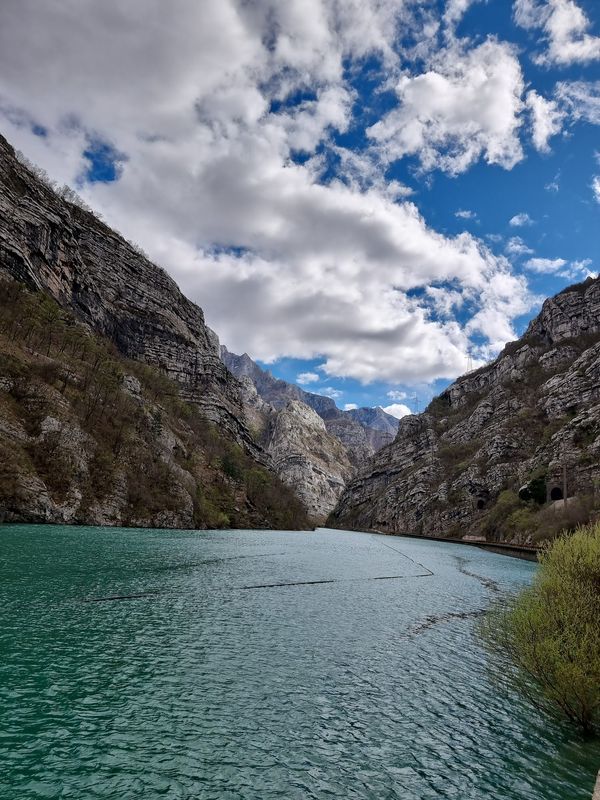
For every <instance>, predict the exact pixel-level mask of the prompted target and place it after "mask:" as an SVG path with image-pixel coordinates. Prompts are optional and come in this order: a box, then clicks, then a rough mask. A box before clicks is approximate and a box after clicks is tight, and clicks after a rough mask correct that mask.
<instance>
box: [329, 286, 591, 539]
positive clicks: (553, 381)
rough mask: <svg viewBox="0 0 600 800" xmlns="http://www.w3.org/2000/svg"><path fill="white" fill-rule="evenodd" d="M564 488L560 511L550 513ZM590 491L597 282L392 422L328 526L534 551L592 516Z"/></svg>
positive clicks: (550, 306) (548, 306)
mask: <svg viewBox="0 0 600 800" xmlns="http://www.w3.org/2000/svg"><path fill="white" fill-rule="evenodd" d="M565 479H566V484H567V496H568V498H569V500H568V502H567V503H566V504H564V503H562V502H554V503H553V502H552V500H553V499H556V500H559V499H560V498H562V496H563V494H564V480H565ZM599 481H600V281H599V280H598V279H594V280H590V279H589V280H588V281H586V282H585V283H584V284H580V285H578V286H575V287H571V288H570V289H568V290H565V291H564V292H562V293H560V294H559V295H557V296H556V297H554V298H551V299H550V300H547V301H546V302H545V303H544V306H543V308H542V311H541V312H540V314H539V315H538V317H537V318H536V319H534V320H533V321H532V322H531V324H530V326H529V328H528V330H527V332H526V333H525V335H524V336H523V337H522V338H521V339H520V340H519V341H517V342H512V343H511V344H509V345H507V346H506V348H505V349H504V351H503V352H502V353H501V355H500V356H499V357H498V358H497V359H496V360H495V361H494V362H493V363H491V364H489V365H487V366H486V367H483V368H481V369H479V370H476V371H475V372H472V373H469V374H467V375H465V376H463V377H462V378H459V379H458V380H457V381H456V382H455V383H454V384H452V385H451V386H449V387H448V389H446V390H445V391H444V392H443V393H442V394H441V395H440V396H439V397H438V398H436V399H435V400H434V401H433V402H432V403H431V404H430V406H429V407H428V408H427V409H426V411H425V412H424V413H423V414H420V415H418V416H410V417H405V418H404V419H403V420H401V422H400V427H399V430H398V434H397V436H396V439H395V441H394V442H393V443H392V444H391V445H389V446H387V447H385V448H383V449H382V450H380V451H379V452H378V453H377V454H376V455H375V457H374V458H373V460H372V461H371V462H370V464H369V465H368V467H367V468H366V469H365V470H363V471H362V473H361V474H360V475H358V476H357V477H356V478H355V479H354V480H353V481H351V482H350V484H349V485H348V487H347V489H346V491H345V492H344V494H343V495H342V497H341V498H340V502H339V504H338V506H337V508H336V510H335V511H334V514H333V515H332V521H333V523H334V524H336V525H340V526H342V527H343V526H347V527H357V528H377V529H381V530H384V531H389V532H398V533H417V534H422V535H424V536H427V535H429V536H459V537H462V536H477V537H481V538H486V539H489V540H510V541H516V542H531V541H536V540H538V539H540V538H543V537H544V536H545V535H547V534H550V533H554V532H556V531H557V530H560V529H561V527H569V526H570V525H572V524H575V523H577V522H578V521H583V520H584V519H585V518H587V517H589V516H590V515H591V514H593V513H594V510H595V509H596V508H598V507H600V498H598V496H597V495H598V492H597V489H598V486H599V485H600V484H599ZM519 490H522V491H521V492H520V496H519ZM546 499H547V502H544V501H546Z"/></svg>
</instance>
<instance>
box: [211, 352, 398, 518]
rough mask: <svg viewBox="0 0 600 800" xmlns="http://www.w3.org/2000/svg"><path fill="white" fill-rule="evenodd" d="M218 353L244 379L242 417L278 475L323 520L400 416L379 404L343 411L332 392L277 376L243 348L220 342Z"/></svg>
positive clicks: (391, 434) (394, 428)
mask: <svg viewBox="0 0 600 800" xmlns="http://www.w3.org/2000/svg"><path fill="white" fill-rule="evenodd" d="M221 357H222V359H223V361H224V363H225V364H226V366H227V367H228V369H230V370H231V372H232V373H233V374H234V375H235V376H236V377H237V378H239V380H240V381H241V382H242V384H243V387H244V402H245V406H246V417H247V419H248V420H249V421H250V425H251V427H252V429H253V431H254V433H255V436H256V438H257V440H258V441H259V442H260V443H261V444H262V445H263V447H264V448H265V450H266V451H267V453H268V454H269V455H270V456H271V458H272V459H273V467H274V469H275V471H276V472H277V474H278V476H279V477H280V478H281V480H282V481H283V482H284V483H285V484H287V485H288V486H292V487H294V488H295V489H296V491H297V492H298V495H299V496H300V498H301V499H302V501H303V502H304V504H305V505H306V507H307V508H308V509H309V512H310V514H311V516H312V518H313V519H314V521H315V522H317V523H323V522H324V521H325V519H326V518H327V516H328V514H329V513H330V512H331V511H333V509H334V508H335V506H336V503H337V501H338V499H339V497H340V495H341V494H342V492H343V490H344V487H345V485H346V483H347V481H348V480H349V479H350V478H351V477H352V476H353V475H354V474H355V473H356V470H357V468H358V467H359V466H362V465H364V463H365V461H367V460H368V459H369V458H370V457H371V456H372V455H373V454H374V453H376V452H377V451H378V450H379V449H381V448H382V447H383V446H384V445H386V444H389V443H390V442H392V441H393V439H394V436H395V434H396V431H397V430H398V420H397V419H396V418H395V417H392V416H390V415H389V414H386V412H385V411H384V410H383V409H381V408H360V409H355V410H353V411H341V410H340V409H339V408H338V407H337V406H336V404H335V401H334V400H332V399H331V398H330V397H325V396H323V395H319V394H315V393H313V392H306V391H304V389H301V388H300V387H299V386H296V385H295V384H292V383H288V382H287V381H283V380H279V379H277V378H275V377H274V376H273V375H271V373H270V372H268V371H267V370H264V369H262V368H261V367H259V365H258V364H256V362H254V361H253V360H252V359H251V358H250V356H249V355H248V354H247V353H244V354H243V355H241V356H238V355H236V354H235V353H230V352H229V351H228V350H227V348H226V347H223V346H222V347H221Z"/></svg>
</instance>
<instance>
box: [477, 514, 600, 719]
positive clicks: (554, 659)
mask: <svg viewBox="0 0 600 800" xmlns="http://www.w3.org/2000/svg"><path fill="white" fill-rule="evenodd" d="M482 631H483V634H484V637H485V640H486V641H487V643H488V645H489V646H490V648H491V650H492V653H493V654H494V656H495V657H496V665H497V666H498V667H499V672H500V673H501V674H502V675H503V676H504V678H506V679H508V680H509V681H510V683H512V684H513V685H514V686H516V687H517V688H518V689H520V690H521V691H524V692H525V693H526V694H527V695H528V696H529V697H531V698H532V699H533V700H534V701H535V702H536V703H538V704H540V703H541V704H542V705H544V706H546V707H548V708H550V709H552V710H558V711H560V712H561V713H562V714H563V715H565V716H566V717H567V718H568V719H569V720H571V721H572V722H574V723H575V724H577V725H578V726H579V727H580V728H581V729H582V730H583V731H585V732H586V733H597V734H600V523H596V524H594V525H590V526H587V527H582V528H579V529H578V530H577V531H576V533H574V534H573V535H572V536H568V537H567V536H562V537H560V538H558V539H556V540H555V541H554V542H553V543H552V544H551V545H548V546H547V547H546V548H545V549H544V550H543V552H542V554H541V556H540V569H539V572H538V574H537V575H536V578H535V580H534V583H533V585H532V586H531V587H530V588H528V589H526V590H525V591H523V592H522V594H520V595H519V596H518V597H516V598H514V599H513V600H512V601H511V602H509V603H508V604H507V605H504V606H502V607H500V608H497V609H495V610H494V611H493V612H491V613H490V614H489V615H488V617H487V618H486V620H485V621H484V624H483V626H482Z"/></svg>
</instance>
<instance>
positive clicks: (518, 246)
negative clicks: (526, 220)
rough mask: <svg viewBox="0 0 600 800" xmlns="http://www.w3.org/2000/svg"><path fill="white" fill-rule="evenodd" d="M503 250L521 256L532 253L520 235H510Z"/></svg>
mask: <svg viewBox="0 0 600 800" xmlns="http://www.w3.org/2000/svg"><path fill="white" fill-rule="evenodd" d="M504 250H505V252H507V253H508V254H509V255H511V256H523V255H529V254H531V253H533V250H532V249H531V247H529V246H528V245H526V244H525V242H524V241H523V239H521V237H520V236H511V237H510V239H509V240H508V242H507V243H506V246H505V248H504Z"/></svg>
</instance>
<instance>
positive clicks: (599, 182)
mask: <svg viewBox="0 0 600 800" xmlns="http://www.w3.org/2000/svg"><path fill="white" fill-rule="evenodd" d="M592 192H593V193H594V200H595V201H596V202H597V203H600V175H594V177H593V178H592Z"/></svg>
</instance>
